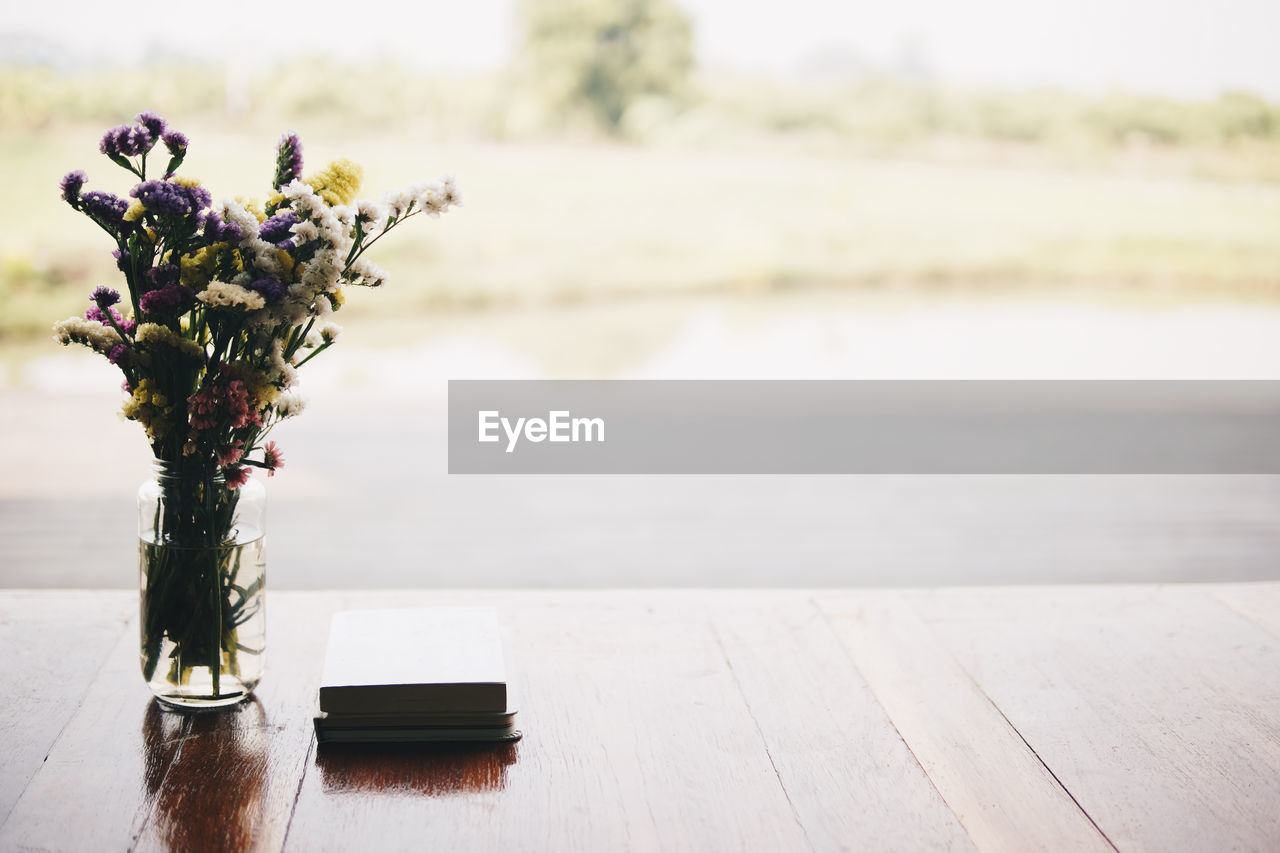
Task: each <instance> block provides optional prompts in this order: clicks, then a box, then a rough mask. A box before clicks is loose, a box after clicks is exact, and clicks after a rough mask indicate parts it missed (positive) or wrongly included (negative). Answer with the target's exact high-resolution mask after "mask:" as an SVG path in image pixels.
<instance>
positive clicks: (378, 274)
mask: <svg viewBox="0 0 1280 853" xmlns="http://www.w3.org/2000/svg"><path fill="white" fill-rule="evenodd" d="M344 278H346V280H347V281H349V282H351V283H352V284H361V285H364V286H365V287H381V286H382V285H384V284H386V283H387V273H386V271H385V270H383V269H382V268H380V267H379V266H378V265H377V264H375V263H374V262H373V261H371V260H369V259H368V258H356V259H355V261H354V262H353V263H352V264H351V266H350V268H349V269H348V270H347V274H346V275H345V276H344Z"/></svg>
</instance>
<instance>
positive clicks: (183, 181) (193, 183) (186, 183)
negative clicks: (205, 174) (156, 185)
mask: <svg viewBox="0 0 1280 853" xmlns="http://www.w3.org/2000/svg"><path fill="white" fill-rule="evenodd" d="M173 182H174V183H175V184H178V185H179V186H183V187H198V186H200V179H199V178H193V177H191V176H190V175H183V176H182V177H180V178H174V179H173Z"/></svg>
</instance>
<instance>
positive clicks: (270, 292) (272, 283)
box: [249, 278, 289, 302]
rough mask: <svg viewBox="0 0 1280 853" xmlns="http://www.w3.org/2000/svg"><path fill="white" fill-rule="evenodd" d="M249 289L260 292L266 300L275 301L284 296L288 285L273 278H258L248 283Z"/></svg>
mask: <svg viewBox="0 0 1280 853" xmlns="http://www.w3.org/2000/svg"><path fill="white" fill-rule="evenodd" d="M249 289H250V290H253V291H257V292H258V293H261V294H262V298H263V299H265V300H266V301H268V302H275V301H276V300H278V299H279V298H280V297H282V296H284V294H285V291H287V290H288V289H289V286H288V285H287V284H285V283H284V282H282V281H276V280H275V279H274V278H260V279H258V280H257V281H255V282H252V283H250V284H249Z"/></svg>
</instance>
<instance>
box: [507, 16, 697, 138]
mask: <svg viewBox="0 0 1280 853" xmlns="http://www.w3.org/2000/svg"><path fill="white" fill-rule="evenodd" d="M518 15H519V20H520V24H521V25H522V26H523V30H524V39H523V44H522V45H521V48H520V52H519V54H518V57H517V71H518V73H519V74H520V75H521V78H522V82H523V83H524V84H525V85H527V86H529V87H530V88H531V89H532V91H533V94H534V95H535V96H536V97H537V99H538V100H539V101H541V102H542V104H543V105H544V107H545V108H546V109H548V110H549V111H550V112H551V113H552V114H553V115H554V116H555V117H556V118H557V119H559V120H561V121H563V120H565V119H569V118H572V117H573V116H574V114H582V113H585V114H586V115H587V116H588V117H589V118H590V119H591V120H593V121H594V123H595V124H597V125H598V126H599V127H600V128H602V129H604V130H605V131H606V132H609V133H618V132H619V131H620V130H621V129H622V124H623V119H624V117H625V116H626V113H627V109H628V108H629V107H631V106H633V105H635V104H636V103H638V102H639V101H641V100H643V99H646V98H654V97H656V98H663V99H667V100H671V101H679V100H680V99H681V98H682V97H683V95H684V94H685V92H686V89H687V85H688V81H689V75H690V72H691V71H692V70H693V64H694V57H693V26H692V24H691V23H690V21H689V18H688V16H687V15H685V13H684V12H683V11H681V10H680V8H679V7H678V6H676V5H675V4H674V3H673V2H671V0H523V2H522V3H521V4H520V6H519V7H518Z"/></svg>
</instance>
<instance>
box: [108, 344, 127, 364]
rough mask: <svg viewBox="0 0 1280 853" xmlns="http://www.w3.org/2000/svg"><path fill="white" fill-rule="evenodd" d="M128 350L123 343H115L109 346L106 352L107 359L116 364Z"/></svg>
mask: <svg viewBox="0 0 1280 853" xmlns="http://www.w3.org/2000/svg"><path fill="white" fill-rule="evenodd" d="M128 351H129V348H128V347H127V346H125V345H124V344H116V345H115V346H113V347H112V348H111V352H109V353H107V361H109V362H111V363H112V364H116V363H118V362H119V361H120V359H122V358H124V354H125V353H127V352H128Z"/></svg>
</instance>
